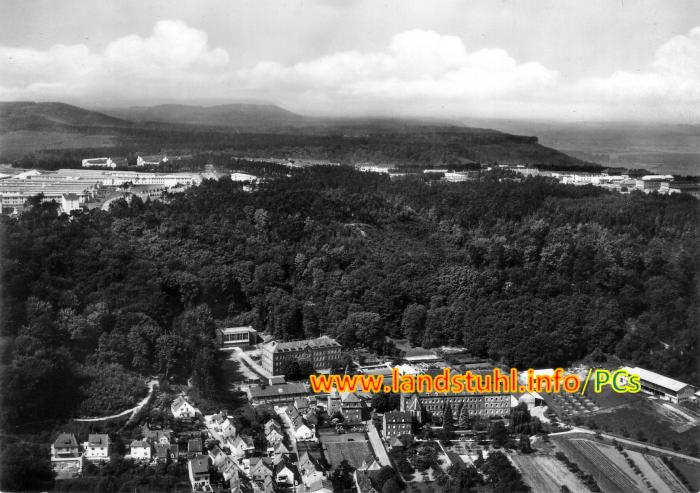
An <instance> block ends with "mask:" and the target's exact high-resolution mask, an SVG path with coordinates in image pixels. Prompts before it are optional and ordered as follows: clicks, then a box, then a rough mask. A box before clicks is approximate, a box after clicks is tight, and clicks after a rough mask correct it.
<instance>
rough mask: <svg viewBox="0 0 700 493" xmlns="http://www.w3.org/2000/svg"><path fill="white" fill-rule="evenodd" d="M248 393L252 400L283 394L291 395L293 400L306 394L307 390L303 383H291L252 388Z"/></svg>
mask: <svg viewBox="0 0 700 493" xmlns="http://www.w3.org/2000/svg"><path fill="white" fill-rule="evenodd" d="M248 392H250V397H251V398H252V399H260V398H265V397H274V396H278V395H283V394H288V395H290V399H292V398H293V397H294V395H296V394H306V393H307V390H306V387H304V384H302V383H297V382H289V383H283V384H282V385H268V386H267V387H251V388H250V389H249V390H248Z"/></svg>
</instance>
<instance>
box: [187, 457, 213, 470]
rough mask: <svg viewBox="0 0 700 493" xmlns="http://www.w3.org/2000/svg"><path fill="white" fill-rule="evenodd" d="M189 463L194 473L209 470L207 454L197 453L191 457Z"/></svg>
mask: <svg viewBox="0 0 700 493" xmlns="http://www.w3.org/2000/svg"><path fill="white" fill-rule="evenodd" d="M189 463H190V467H191V468H192V473H193V474H203V473H206V472H209V457H207V456H206V455H195V456H194V457H192V458H191V459H190V462H189Z"/></svg>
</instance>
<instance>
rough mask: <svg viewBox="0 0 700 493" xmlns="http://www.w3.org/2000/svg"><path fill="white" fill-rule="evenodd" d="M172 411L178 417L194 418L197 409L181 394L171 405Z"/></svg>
mask: <svg viewBox="0 0 700 493" xmlns="http://www.w3.org/2000/svg"><path fill="white" fill-rule="evenodd" d="M170 411H171V412H172V413H173V416H174V417H175V418H177V419H184V418H194V417H195V415H196V412H197V410H196V409H195V408H194V406H193V405H192V404H190V403H189V402H187V399H185V398H184V397H183V396H181V395H179V396H177V397H176V398H175V400H174V401H173V402H172V404H171V405H170Z"/></svg>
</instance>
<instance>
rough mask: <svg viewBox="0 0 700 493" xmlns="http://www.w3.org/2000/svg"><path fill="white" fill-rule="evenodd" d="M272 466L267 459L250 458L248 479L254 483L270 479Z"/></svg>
mask: <svg viewBox="0 0 700 493" xmlns="http://www.w3.org/2000/svg"><path fill="white" fill-rule="evenodd" d="M273 468H274V464H273V462H272V459H270V458H269V457H252V458H251V459H250V477H251V478H252V479H253V480H254V481H263V480H264V479H265V478H266V477H270V478H271V477H272V473H273Z"/></svg>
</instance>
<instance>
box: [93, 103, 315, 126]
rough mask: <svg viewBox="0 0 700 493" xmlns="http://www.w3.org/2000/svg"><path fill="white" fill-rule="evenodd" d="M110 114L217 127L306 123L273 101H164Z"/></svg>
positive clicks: (138, 120)
mask: <svg viewBox="0 0 700 493" xmlns="http://www.w3.org/2000/svg"><path fill="white" fill-rule="evenodd" d="M106 112H107V113H108V114H110V115H113V116H116V117H119V118H123V119H125V120H131V121H134V122H142V123H143V122H161V123H177V124H188V125H207V126H215V127H237V128H261V127H262V128H268V127H279V126H280V125H289V124H298V123H302V122H303V121H304V120H305V119H304V117H302V116H300V115H297V114H295V113H292V112H291V111H287V110H285V109H282V108H280V107H279V106H275V105H272V104H244V103H237V104H224V105H218V106H191V105H184V104H162V105H158V106H135V107H130V108H120V109H111V110H107V111H106Z"/></svg>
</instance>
